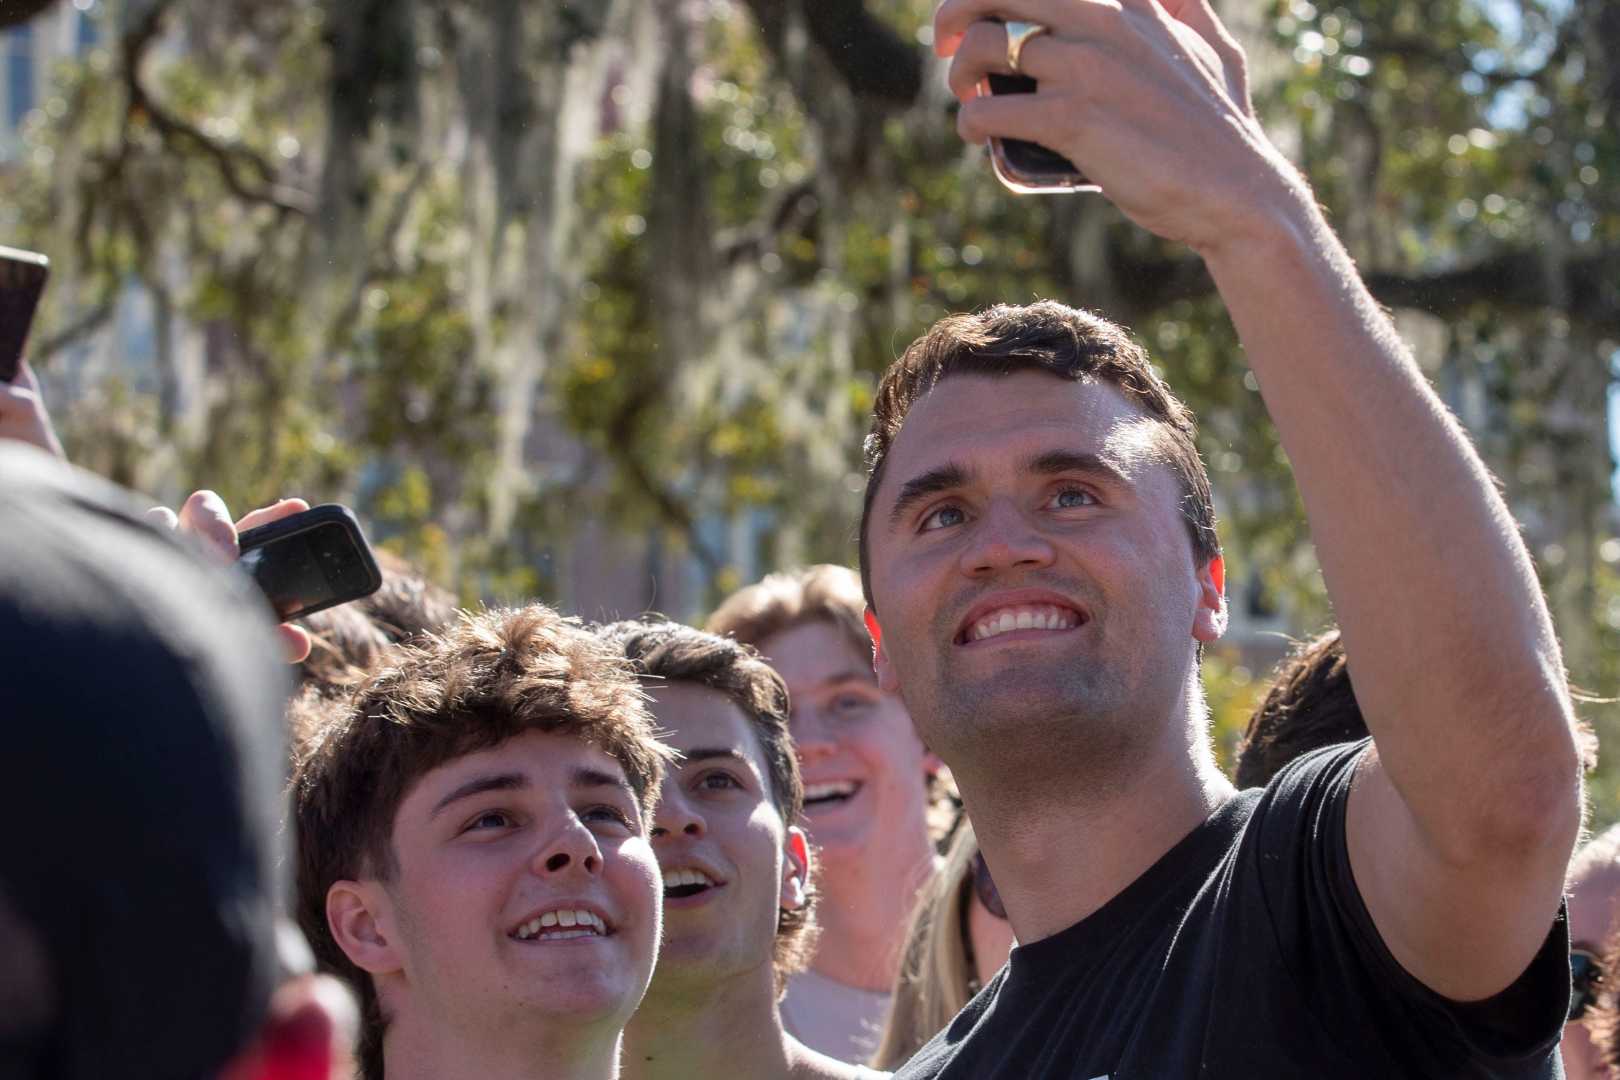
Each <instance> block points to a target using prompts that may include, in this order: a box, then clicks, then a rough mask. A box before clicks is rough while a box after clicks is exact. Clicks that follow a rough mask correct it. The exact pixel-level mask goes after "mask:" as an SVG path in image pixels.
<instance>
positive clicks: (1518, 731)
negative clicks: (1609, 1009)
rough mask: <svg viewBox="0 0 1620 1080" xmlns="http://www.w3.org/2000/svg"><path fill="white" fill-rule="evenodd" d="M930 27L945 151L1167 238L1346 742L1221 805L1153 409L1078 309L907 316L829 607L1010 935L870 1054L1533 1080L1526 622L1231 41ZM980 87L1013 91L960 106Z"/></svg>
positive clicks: (1186, 566)
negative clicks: (939, 795) (922, 746)
mask: <svg viewBox="0 0 1620 1080" xmlns="http://www.w3.org/2000/svg"><path fill="white" fill-rule="evenodd" d="M990 16H999V17H1002V18H1005V19H1008V20H1011V21H1010V22H1008V23H1007V24H1006V25H1001V24H999V23H996V22H992V21H988V17H990ZM935 40H936V42H937V43H938V46H937V47H938V48H939V49H940V50H941V52H942V53H943V54H944V55H949V56H954V60H953V63H952V66H951V85H952V87H953V88H954V90H955V91H956V93H957V95H958V96H959V97H960V98H962V99H963V106H962V110H961V113H960V115H959V119H958V127H959V130H960V132H961V134H962V135H963V137H964V138H966V139H968V140H969V141H972V142H980V141H982V140H985V139H987V138H992V137H1003V138H1020V139H1029V140H1038V141H1040V142H1041V143H1043V144H1045V145H1047V146H1048V147H1050V148H1052V149H1054V150H1057V151H1059V152H1061V153H1062V154H1063V155H1064V156H1065V157H1067V158H1069V159H1070V160H1071V161H1073V162H1075V163H1076V164H1077V165H1078V166H1079V167H1080V168H1081V169H1082V170H1083V171H1084V173H1085V174H1086V175H1087V176H1088V177H1089V178H1090V179H1092V180H1093V181H1095V182H1096V183H1097V184H1099V185H1100V187H1101V188H1102V191H1103V192H1104V194H1105V195H1106V196H1107V197H1109V198H1110V199H1111V200H1112V201H1113V202H1114V203H1115V204H1116V205H1117V206H1118V207H1119V208H1120V209H1121V210H1122V211H1123V212H1124V213H1125V214H1126V215H1127V216H1129V217H1130V218H1131V219H1132V220H1133V221H1134V222H1136V223H1137V224H1138V225H1141V226H1142V227H1144V228H1146V229H1148V230H1150V231H1151V232H1153V233H1155V234H1157V235H1159V236H1161V237H1164V238H1166V239H1169V240H1175V241H1179V242H1181V243H1185V244H1187V245H1189V246H1190V247H1191V248H1192V249H1193V250H1195V251H1196V252H1197V253H1198V254H1200V255H1201V256H1202V257H1203V258H1204V260H1205V263H1206V265H1207V266H1208V268H1209V271H1210V273H1211V275H1212V276H1213V278H1214V281H1215V283H1216V285H1217V287H1218V288H1219V290H1220V293H1221V296H1222V298H1223V300H1224V301H1225V303H1226V306H1227V310H1228V311H1229V313H1230V315H1231V317H1232V319H1233V322H1234V323H1235V325H1236V328H1237V331H1238V334H1239V336H1240V338H1241V340H1242V342H1243V346H1244V349H1245V358H1246V360H1247V361H1248V363H1249V365H1250V367H1251V369H1252V371H1253V373H1254V375H1255V377H1256V378H1257V379H1258V380H1259V385H1260V388H1261V391H1262V393H1263V394H1264V397H1265V400H1266V403H1267V405H1268V407H1269V409H1270V411H1271V415H1272V417H1273V419H1274V421H1275V423H1276V425H1277V428H1278V431H1279V433H1280V435H1281V438H1282V442H1283V445H1284V447H1285V448H1286V450H1287V452H1288V455H1289V458H1290V460H1291V461H1292V463H1293V467H1294V470H1295V474H1296V476H1297V477H1298V482H1299V486H1300V491H1301V494H1302V496H1303V499H1304V503H1305V507H1306V510H1307V512H1308V515H1309V519H1310V523H1311V527H1312V531H1313V534H1314V537H1315V541H1316V546H1317V553H1318V557H1319V560H1320V562H1321V566H1322V570H1323V574H1324V577H1325V578H1326V581H1327V585H1328V588H1329V591H1330V593H1331V595H1332V597H1333V600H1334V604H1335V610H1336V614H1337V617H1338V620H1339V623H1340V626H1341V628H1342V635H1343V640H1344V647H1345V652H1346V655H1347V657H1348V661H1349V663H1350V665H1351V667H1352V668H1353V670H1354V672H1355V679H1356V695H1357V698H1358V700H1359V701H1360V704H1361V706H1362V710H1363V713H1364V715H1365V719H1366V723H1367V727H1368V729H1369V730H1370V731H1371V733H1372V740H1371V741H1370V742H1365V741H1364V742H1361V743H1356V744H1351V745H1349V746H1340V747H1332V748H1329V749H1327V750H1324V751H1321V752H1318V753H1315V754H1311V755H1307V756H1305V757H1304V758H1302V759H1300V760H1299V761H1298V762H1296V763H1294V764H1293V765H1290V766H1289V767H1288V768H1286V769H1284V770H1283V771H1282V773H1281V774H1279V776H1278V777H1277V778H1276V779H1274V780H1273V781H1272V783H1271V784H1270V785H1269V786H1268V787H1267V788H1265V789H1263V790H1261V789H1256V790H1253V791H1250V792H1247V793H1244V794H1241V795H1240V794H1237V793H1236V792H1235V791H1234V790H1233V788H1232V786H1231V785H1230V784H1229V783H1228V782H1227V780H1226V779H1225V778H1224V777H1223V776H1222V774H1221V773H1220V772H1219V770H1218V769H1217V768H1216V766H1215V763H1214V758H1213V755H1212V753H1211V751H1210V746H1209V740H1208V734H1207V724H1206V710H1205V706H1204V701H1203V695H1202V690H1201V686H1200V682H1199V672H1198V661H1199V652H1200V649H1201V647H1202V646H1203V645H1204V644H1207V643H1211V642H1214V641H1216V640H1217V639H1218V638H1219V637H1220V635H1221V633H1222V631H1223V630H1224V628H1225V624H1226V606H1225V597H1224V576H1225V570H1224V563H1223V561H1222V558H1221V553H1220V547H1219V542H1218V540H1217V538H1216V535H1215V529H1214V513H1213V508H1212V506H1211V502H1210V495H1209V481H1208V477H1207V474H1206V473H1205V471H1204V468H1203V464H1202V462H1201V460H1200V459H1199V457H1198V453H1197V450H1196V447H1195V443H1194V435H1195V431H1194V423H1193V418H1192V416H1191V414H1190V413H1189V412H1188V410H1187V409H1186V407H1185V406H1184V405H1182V404H1181V403H1180V402H1179V401H1177V400H1176V398H1175V397H1174V396H1173V395H1172V394H1171V393H1170V391H1169V389H1168V387H1167V386H1166V385H1165V384H1164V383H1163V382H1162V381H1161V380H1160V379H1159V378H1158V376H1157V375H1156V374H1155V372H1154V371H1153V368H1152V366H1151V364H1150V362H1149V360H1148V358H1147V356H1146V354H1145V353H1144V352H1143V351H1142V350H1141V348H1140V347H1139V346H1137V345H1136V344H1135V343H1134V342H1132V341H1131V340H1130V338H1129V337H1128V336H1127V335H1126V334H1125V333H1124V332H1123V331H1122V330H1120V328H1118V327H1116V326H1113V325H1112V324H1110V323H1107V322H1106V321H1104V320H1102V319H1099V318H1097V317H1095V316H1092V315H1089V314H1087V313H1085V312H1081V311H1076V310H1074V309H1070V308H1066V307H1063V306H1062V305H1058V304H1053V303H1042V304H1036V305H1033V306H1031V307H1025V308H1014V307H999V308H995V309H992V310H990V311H987V312H983V313H981V314H978V315H972V316H953V317H951V318H948V319H946V320H944V321H942V322H941V323H939V324H936V325H935V326H934V327H933V328H932V329H931V330H930V331H929V332H928V333H927V334H925V335H924V336H923V337H922V338H921V339H919V340H918V341H917V342H915V343H913V345H912V346H911V347H910V349H908V350H907V352H906V354H905V355H904V356H903V357H902V358H901V359H900V360H899V361H897V362H896V363H895V364H894V365H893V366H892V367H891V368H890V370H889V372H888V373H887V374H886V375H885V377H884V379H883V382H882V385H881V386H880V387H879V390H878V395H877V401H876V405H875V407H874V418H873V424H872V434H871V436H870V437H869V440H868V444H867V451H868V465H869V481H868V487H867V492H866V499H867V502H866V508H865V513H864V515H863V521H862V529H861V541H862V567H863V571H864V573H865V575H866V585H867V600H868V603H869V617H870V619H871V625H872V634H873V638H874V640H875V641H876V642H877V647H876V651H875V656H876V666H877V670H878V674H879V678H880V681H881V683H882V685H884V686H885V687H889V688H893V689H897V690H898V691H899V692H900V693H901V694H902V695H903V696H904V697H905V700H906V703H907V705H908V706H909V707H910V711H911V715H912V718H913V719H914V721H915V722H916V724H917V727H918V730H919V733H920V735H921V736H922V738H923V739H924V741H925V742H926V743H927V744H928V745H929V746H930V748H932V749H933V750H934V751H936V752H937V753H938V754H939V755H940V756H941V757H942V758H943V759H944V760H945V763H946V764H947V765H949V766H950V767H951V769H952V771H953V773H954V775H955V777H956V779H957V781H958V783H959V784H960V787H961V790H962V793H963V796H964V798H965V800H966V803H967V808H968V811H969V813H970V814H971V815H972V818H973V821H974V825H975V827H976V829H977V831H978V836H979V840H980V843H981V845H982V847H983V851H984V854H985V858H986V860H987V862H988V864H989V867H990V869H991V871H992V872H993V873H994V875H995V880H996V884H997V886H998V888H999V891H1000V894H1001V897H1002V899H1003V901H1004V903H1005V905H1006V909H1007V912H1008V914H1009V916H1010V919H1011V923H1012V926H1013V929H1014V931H1015V932H1016V934H1017V938H1018V940H1019V941H1020V942H1022V943H1023V944H1022V945H1021V946H1020V947H1018V948H1016V949H1014V951H1013V953H1012V957H1011V960H1010V961H1009V965H1008V967H1006V968H1004V969H1003V970H1002V971H1001V973H1000V974H999V975H998V976H997V977H996V978H995V979H994V980H993V981H992V982H991V983H990V985H989V986H987V987H986V988H985V990H984V991H983V992H982V993H981V994H980V995H979V996H978V997H977V998H976V999H975V1000H974V1001H973V1002H971V1003H970V1004H969V1005H968V1007H967V1008H966V1010H965V1011H964V1012H963V1013H962V1014H961V1015H960V1016H958V1017H957V1019H956V1020H955V1021H954V1022H953V1023H952V1024H951V1025H950V1027H948V1028H947V1029H946V1031H944V1032H943V1033H941V1034H940V1035H939V1036H938V1037H937V1038H935V1039H934V1040H933V1042H931V1043H930V1044H929V1045H927V1046H926V1047H924V1049H923V1050H922V1051H921V1052H920V1053H919V1054H918V1056H917V1057H916V1058H914V1059H913V1060H912V1062H910V1063H909V1064H908V1065H907V1066H906V1067H905V1068H903V1069H902V1070H901V1071H900V1073H899V1074H898V1075H899V1076H901V1077H904V1078H920V1077H950V1078H968V1077H971V1078H974V1080H984V1078H996V1077H1005V1078H1012V1077H1017V1078H1020V1080H1022V1078H1026V1077H1048V1076H1063V1077H1077V1078H1081V1080H1091V1078H1097V1077H1109V1076H1112V1077H1127V1076H1129V1077H1139V1076H1140V1077H1149V1076H1151V1077H1189V1076H1210V1077H1250V1076H1312V1077H1346V1078H1350V1077H1356V1078H1362V1077H1369V1076H1392V1077H1393V1076H1447V1077H1472V1076H1481V1077H1482V1076H1494V1077H1551V1076H1556V1075H1559V1072H1560V1070H1559V1066H1558V1063H1557V1038H1558V1034H1559V1030H1560V1027H1561V1025H1562V1022H1563V1019H1564V1015H1565V1012H1566V1009H1567V1006H1568V997H1569V966H1568V959H1567V955H1566V950H1567V947H1568V938H1567V932H1566V929H1565V925H1564V921H1563V918H1562V916H1561V911H1560V892H1561V886H1562V882H1563V874H1564V867H1565V864H1566V863H1567V861H1568V859H1569V854H1570V850H1571V848H1572V847H1573V844H1574V841H1575V837H1576V833H1577V831H1578V828H1579V824H1580V817H1581V793H1580V763H1579V757H1578V754H1577V750H1576V740H1575V738H1574V736H1573V734H1572V714H1571V708H1570V702H1569V695H1568V691H1567V688H1566V684H1565V680H1564V675H1563V667H1562V662H1561V659H1560V655H1559V650H1558V645H1557V642H1556V639H1555V637H1554V634H1553V630H1552V626H1551V623H1550V620H1549V618H1548V615H1547V609H1546V605H1545V603H1544V601H1543V598H1542V595H1541V592H1540V589H1539V587H1538V586H1537V583H1536V578H1535V574H1534V571H1533V569H1532V567H1531V563H1530V559H1529V557H1528V554H1527V553H1526V551H1525V549H1524V546H1523V544H1522V543H1521V542H1520V540H1519V537H1518V534H1517V531H1516V528H1515V525H1514V522H1513V520H1512V518H1511V517H1510V516H1509V513H1508V510H1507V508H1506V507H1505V506H1504V505H1503V502H1502V500H1501V498H1500V497H1499V496H1498V494H1497V492H1496V490H1495V487H1494V486H1493V483H1492V480H1491V477H1490V476H1489V474H1488V473H1487V472H1486V470H1485V468H1484V467H1483V465H1482V464H1481V463H1480V460H1479V458H1478V457H1477V455H1476V454H1475V452H1474V450H1473V448H1472V446H1471V445H1470V444H1469V442H1468V440H1467V438H1466V436H1465V435H1464V434H1463V432H1462V431H1461V429H1460V428H1459V427H1458V425H1457V423H1456V422H1455V421H1454V420H1453V419H1452V417H1451V416H1450V415H1449V414H1448V413H1447V412H1446V410H1445V408H1444V407H1443V405H1442V404H1441V403H1440V401H1439V400H1438V399H1437V398H1436V397H1435V395H1434V394H1433V392H1432V391H1431V390H1430V389H1429V387H1428V386H1427V384H1426V383H1425V382H1424V379H1423V377H1422V375H1421V373H1420V372H1419V370H1418V368H1417V366H1416V365H1415V364H1414V363H1413V361H1412V359H1411V357H1410V355H1409V354H1408V353H1407V351H1406V349H1405V347H1404V346H1403V345H1402V343H1401V342H1400V341H1399V339H1398V338H1397V337H1396V335H1395V332H1394V329H1393V328H1392V327H1391V325H1390V323H1389V321H1388V320H1387V319H1386V318H1385V316H1384V315H1383V314H1382V313H1381V312H1380V311H1379V310H1378V308H1377V305H1376V304H1375V303H1374V302H1373V300H1372V298H1371V297H1370V296H1369V295H1368V293H1367V290H1366V288H1365V287H1364V286H1363V284H1362V283H1361V281H1360V279H1359V277H1358V276H1357V274H1356V272H1355V269H1354V267H1353V266H1352V265H1351V263H1350V260H1349V258H1348V256H1347V255H1346V254H1345V252H1344V249H1343V247H1342V246H1341V245H1340V243H1339V241H1338V239H1337V238H1336V237H1335V236H1334V235H1333V233H1332V231H1331V230H1330V229H1329V227H1328V225H1327V223H1326V222H1325V221H1324V219H1323V216H1322V214H1321V212H1320V210H1319V209H1318V208H1317V206H1316V202H1315V199H1314V198H1313V196H1312V194H1311V192H1310V190H1309V189H1308V187H1307V186H1306V184H1305V182H1304V181H1303V180H1302V179H1301V177H1300V176H1299V174H1298V173H1297V172H1296V171H1295V170H1294V169H1293V167H1292V166H1290V165H1289V164H1288V163H1287V162H1286V161H1285V160H1284V159H1283V157H1282V155H1281V154H1280V153H1279V152H1278V150H1277V149H1276V148H1275V147H1274V146H1273V145H1272V144H1271V143H1270V141H1269V140H1268V139H1267V138H1266V136H1265V134H1264V132H1263V131H1262V130H1261V127H1260V125H1259V123H1258V121H1257V120H1256V119H1255V116H1254V113H1253V110H1252V108H1251V106H1250V103H1249V98H1248V92H1247V85H1246V83H1247V79H1246V74H1245V60H1244V57H1243V54H1242V52H1241V51H1240V50H1239V49H1238V47H1237V46H1236V44H1235V43H1234V42H1233V40H1232V38H1231V36H1230V35H1229V34H1228V33H1227V32H1226V31H1225V29H1224V28H1223V27H1222V26H1221V24H1220V23H1219V22H1218V21H1217V19H1216V18H1215V16H1214V14H1213V12H1212V11H1211V10H1210V8H1209V6H1208V5H1207V3H1204V2H1203V0H1169V2H1168V3H1161V2H1159V0H1122V2H1121V3H1117V4H1116V3H1103V2H1100V0H946V2H945V3H944V4H942V5H941V7H940V8H939V11H938V12H937V15H936V23H935ZM1011 72H1018V73H1021V74H1024V75H1027V76H1029V77H1032V78H1034V79H1035V80H1036V81H1037V84H1038V89H1037V91H1036V92H1035V93H1032V94H1027V95H1018V96H1008V97H986V96H979V94H978V88H979V86H980V85H981V84H982V83H983V82H984V81H985V80H986V78H987V77H988V76H989V75H991V74H1007V73H1011Z"/></svg>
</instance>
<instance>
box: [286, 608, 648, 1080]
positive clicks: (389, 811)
mask: <svg viewBox="0 0 1620 1080" xmlns="http://www.w3.org/2000/svg"><path fill="white" fill-rule="evenodd" d="M298 744H299V745H298V760H297V761H296V762H295V766H294V776H293V797H294V808H293V809H294V821H295V827H296V837H297V844H298V915H299V921H300V923H301V924H302V926H303V929H304V932H305V934H306V935H308V937H309V939H310V942H311V944H312V945H313V947H314V949H315V951H316V954H317V956H318V957H319V959H320V961H321V963H322V965H323V966H324V967H326V968H328V969H329V970H331V971H333V972H335V973H337V974H339V975H341V976H343V977H345V978H346V979H347V980H348V981H349V982H350V984H351V985H352V986H353V988H354V990H355V991H356V993H357V994H358V995H359V996H360V999H361V1006H362V1013H363V1017H362V1033H361V1048H360V1059H361V1067H362V1069H363V1071H364V1074H365V1076H366V1077H367V1078H369V1080H376V1078H378V1077H382V1076H384V1075H386V1076H387V1077H388V1080H410V1078H414V1077H421V1078H428V1077H432V1078H435V1080H456V1078H469V1080H520V1078H538V1077H547V1078H557V1080H607V1078H610V1077H612V1076H615V1075H617V1069H618V1058H619V1044H620V1037H621V1034H622V1030H623V1028H624V1025H625V1022H626V1021H627V1020H628V1019H629V1017H630V1014H631V1013H632V1012H633V1011H634V1010H635V1007H636V1005H637V1004H638V1003H639V1002H640V1000H641V997H642V994H643V993H644V992H645V991H646V988H647V983H648V981H649V979H650V978H651V976H652V969H653V962H654V959H655V957H656V955H657V949H658V939H659V911H660V903H659V900H660V897H659V893H660V891H661V888H660V883H659V874H658V867H657V862H656V860H655V858H654V856H653V853H652V847H651V842H650V840H649V836H648V833H649V830H650V829H651V814H652V810H653V806H654V805H655V803H656V801H657V795H658V788H659V784H660V782H661V780H662V776H663V768H664V763H665V761H666V759H667V758H668V757H669V756H670V755H669V751H668V750H667V749H665V748H664V746H663V745H662V744H661V743H659V742H658V741H657V739H656V738H655V737H654V735H653V730H652V720H651V718H650V717H649V716H648V714H647V711H646V706H645V703H644V699H643V696H642V693H641V689H640V687H639V685H638V683H637V681H636V678H635V676H634V675H633V674H631V672H630V669H629V666H628V665H627V664H626V663H625V661H624V659H623V657H622V656H620V655H618V654H617V653H615V652H613V651H611V650H609V649H608V647H607V646H606V645H604V644H603V643H602V642H601V640H600V639H599V638H597V637H596V636H595V635H593V634H591V633H589V632H588V631H586V630H585V629H584V628H583V627H581V626H580V625H579V624H578V623H577V622H575V621H573V620H568V619H564V618H562V617H560V616H559V615H557V614H556V613H555V612H553V611H551V610H549V609H547V608H545V607H543V606H541V605H538V604H536V605H531V606H529V607H526V608H522V609H518V610H504V611H488V612H484V613H481V614H477V615H469V616H465V617H464V618H463V619H462V621H461V622H460V623H458V624H457V625H455V626H454V627H452V628H450V629H449V630H447V631H445V632H444V633H442V634H440V635H437V636H434V637H431V638H427V639H424V640H423V641H422V642H420V643H418V644H415V645H403V646H400V647H399V651H398V652H397V653H396V654H395V655H394V656H393V658H392V659H391V660H390V662H389V664H388V665H387V666H386V667H384V668H383V669H382V670H381V671H379V672H378V673H377V674H375V675H374V676H372V677H371V678H370V679H369V680H368V681H367V682H365V683H364V684H362V685H361V686H360V687H359V689H358V690H357V691H356V693H355V695H354V697H353V698H352V700H350V701H348V702H347V703H346V704H342V705H338V706H334V707H332V708H331V709H330V711H328V712H326V713H324V714H322V715H320V716H318V717H317V718H316V719H315V720H314V721H313V722H308V721H306V723H305V724H304V725H303V727H302V729H301V732H300V738H299V740H298Z"/></svg>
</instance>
